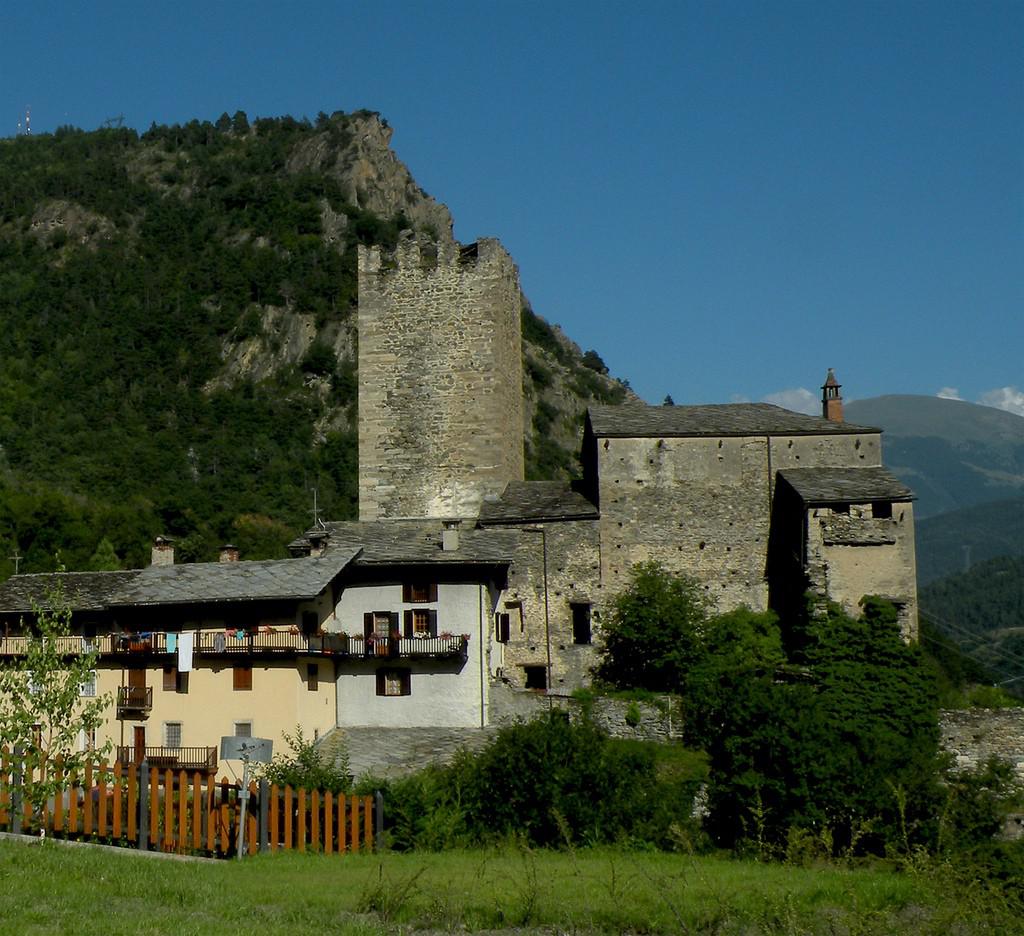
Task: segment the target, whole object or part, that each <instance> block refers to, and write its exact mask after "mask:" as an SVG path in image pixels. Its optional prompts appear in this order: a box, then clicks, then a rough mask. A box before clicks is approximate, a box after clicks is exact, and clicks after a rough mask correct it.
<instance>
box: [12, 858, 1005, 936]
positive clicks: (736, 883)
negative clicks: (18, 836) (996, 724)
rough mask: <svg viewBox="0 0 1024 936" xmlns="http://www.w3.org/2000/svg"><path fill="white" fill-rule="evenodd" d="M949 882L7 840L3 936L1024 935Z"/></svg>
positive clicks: (724, 868) (716, 862)
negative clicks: (486, 935)
mask: <svg viewBox="0 0 1024 936" xmlns="http://www.w3.org/2000/svg"><path fill="white" fill-rule="evenodd" d="M1021 925H1022V924H1021V923H1020V921H1019V920H1017V919H1015V918H1014V917H1013V916H1012V915H1011V914H1010V913H1009V912H1008V910H1007V908H1006V907H1005V906H1004V905H1003V904H1002V903H1001V902H1000V901H998V900H986V898H985V897H984V896H983V895H982V894H980V893H977V892H972V891H971V890H970V889H968V890H964V891H958V889H956V888H954V887H952V886H951V885H950V884H948V882H947V883H945V884H944V883H943V881H942V878H941V876H937V875H934V874H927V875H906V874H896V873H892V872H888V871H883V870H856V871H854V870H842V869H835V868H824V869H816V870H806V869H800V868H790V867H785V866H782V865H763V864H757V863H754V862H741V861H732V860H727V859H718V858H706V857H700V858H691V857H688V856H683V855H669V854H660V853H636V852H627V851H614V850H611V849H602V850H596V851H579V852H576V853H564V852H561V853H558V852H529V851H521V850H517V849H513V848H508V849H500V850H492V851H484V850H481V851H465V852H446V853H442V854H383V855H380V856H374V855H366V856H349V857H345V858H338V857H337V856H334V857H325V856H321V855H297V854H287V855H269V856H259V857H255V858H250V859H247V860H246V861H244V862H218V863H212V862H203V863H198V862H189V863H185V862H172V861H158V860H147V859H145V858H142V857H140V856H137V855H134V854H125V855H110V854H107V853H104V852H102V851H99V850H92V849H82V848H64V847H60V846H57V845H52V844H49V845H46V846H43V847H38V846H25V845H22V844H19V843H14V842H9V841H0V933H3V934H8V933H10V934H19V936H20V934H30V933H48V934H49V933H74V934H76V936H89V934H94V933H95V934H105V936H109V934H118V933H132V934H135V933H174V934H188V933H217V934H224V933H239V932H247V933H259V934H261V936H262V934H268V933H301V932H332V933H333V932H346V933H357V934H359V933H366V934H371V933H373V934H376V933H394V932H398V931H399V930H402V931H408V929H409V928H414V929H419V928H426V929H435V930H457V929H459V930H461V929H469V930H485V929H506V928H513V927H519V928H523V929H525V930H533V931H558V932H572V933H584V932H592V931H597V932H609V933H621V932H640V933H644V932H658V933H702V934H703V933H721V934H744V936H747V934H755V933H779V934H783V933H785V934H800V933H807V934H818V933H821V934H851V936H852V934H858V936H860V934H883V933H884V934H889V933H934V934H943V936H954V934H955V936H959V934H974V933H1011V932H1022V931H1024V930H1021V929H1019V928H1017V929H1015V927H1020V926H1021Z"/></svg>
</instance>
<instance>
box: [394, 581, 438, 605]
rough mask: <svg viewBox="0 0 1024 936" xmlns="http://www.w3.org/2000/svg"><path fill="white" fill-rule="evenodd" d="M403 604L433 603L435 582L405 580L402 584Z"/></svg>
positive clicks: (435, 589)
mask: <svg viewBox="0 0 1024 936" xmlns="http://www.w3.org/2000/svg"><path fill="white" fill-rule="evenodd" d="M402 601H403V602H405V604H433V603H434V602H435V601H437V583H436V582H405V583H404V584H403V585H402Z"/></svg>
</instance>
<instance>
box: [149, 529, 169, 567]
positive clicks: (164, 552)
mask: <svg viewBox="0 0 1024 936" xmlns="http://www.w3.org/2000/svg"><path fill="white" fill-rule="evenodd" d="M149 564H150V565H154V566H169V565H174V543H173V541H171V540H169V539H164V538H163V537H162V536H158V537H157V538H156V539H155V540H153V554H152V558H151V559H150V562H149Z"/></svg>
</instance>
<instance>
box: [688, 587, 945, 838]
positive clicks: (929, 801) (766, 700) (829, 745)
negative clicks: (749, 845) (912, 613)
mask: <svg viewBox="0 0 1024 936" xmlns="http://www.w3.org/2000/svg"><path fill="white" fill-rule="evenodd" d="M862 607H863V609H864V610H863V613H862V614H861V616H860V617H859V618H856V619H855V618H852V617H850V616H849V615H847V614H845V613H844V612H843V611H842V610H841V609H839V608H838V607H836V606H834V605H829V606H827V607H826V608H825V609H823V610H822V613H819V614H816V615H811V616H810V617H809V618H808V620H807V621H806V622H804V623H802V624H793V625H791V626H792V629H793V630H794V631H796V632H797V633H796V637H797V640H796V645H797V646H798V647H799V649H798V650H797V651H795V653H794V654H793V655H792V656H791V657H790V660H789V665H788V666H783V667H780V668H778V669H777V670H776V671H774V672H772V671H771V670H766V671H762V672H760V673H757V672H751V673H748V674H747V677H746V678H744V679H740V680H736V681H735V683H734V684H733V686H732V687H731V689H730V692H729V694H728V696H727V697H726V700H725V701H726V704H725V705H724V706H722V707H721V709H720V716H721V717H720V720H719V722H718V723H717V724H716V725H715V726H714V730H713V731H708V732H707V734H706V737H705V740H706V742H707V747H708V753H709V755H710V758H711V783H710V788H709V800H710V808H711V817H710V818H711V827H712V832H713V834H714V835H715V836H716V838H717V839H718V840H719V841H720V842H721V843H722V844H735V843H736V842H737V841H738V840H740V839H742V838H747V837H750V836H751V834H752V832H753V831H754V826H755V825H756V826H757V835H758V837H759V839H761V840H764V841H768V842H773V843H775V844H781V843H782V842H784V841H785V839H786V836H787V835H788V834H789V833H790V831H791V830H792V829H800V830H806V831H811V832H812V833H814V834H822V833H827V835H828V836H830V838H831V841H832V843H833V846H834V847H835V848H836V849H843V848H846V847H849V846H851V845H853V844H854V843H857V842H859V847H860V848H862V849H869V850H873V851H882V850H884V848H885V847H886V845H891V844H893V843H894V842H897V841H898V842H900V844H901V845H906V844H907V843H908V842H909V843H913V842H914V841H916V842H934V840H935V836H936V834H937V827H936V822H937V818H936V817H937V814H938V804H939V801H940V796H939V792H940V791H939V788H938V785H937V778H938V776H939V768H940V763H939V759H938V719H937V704H936V693H935V682H934V677H933V674H932V672H931V671H930V669H929V667H928V665H927V663H926V661H925V660H924V657H923V655H922V653H921V651H920V649H919V648H918V647H916V646H912V645H908V644H906V643H904V642H903V640H902V638H901V636H900V632H899V625H898V622H897V616H896V610H895V608H894V607H893V606H892V604H890V603H889V602H885V601H882V600H879V599H874V598H866V599H865V600H864V601H863V603H862ZM869 829H870V832H868V830H869Z"/></svg>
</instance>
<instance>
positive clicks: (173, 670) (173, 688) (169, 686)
mask: <svg viewBox="0 0 1024 936" xmlns="http://www.w3.org/2000/svg"><path fill="white" fill-rule="evenodd" d="M177 691H178V668H177V667H176V666H165V667H164V692H177Z"/></svg>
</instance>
